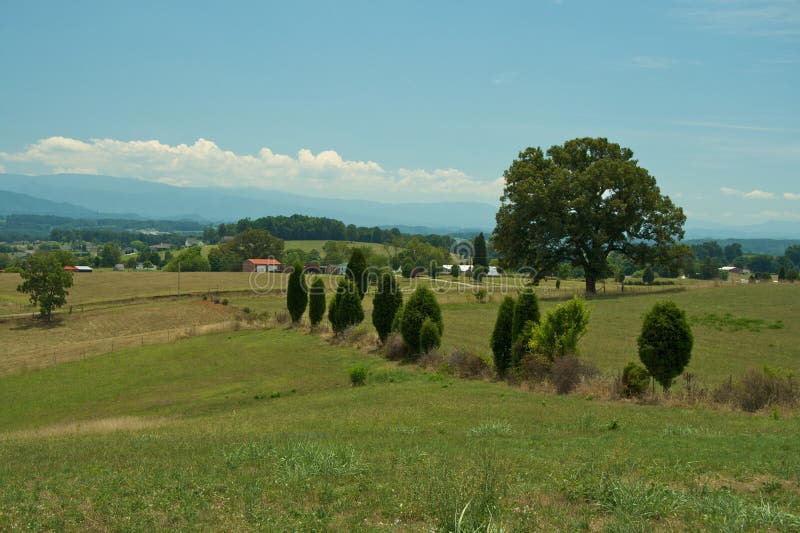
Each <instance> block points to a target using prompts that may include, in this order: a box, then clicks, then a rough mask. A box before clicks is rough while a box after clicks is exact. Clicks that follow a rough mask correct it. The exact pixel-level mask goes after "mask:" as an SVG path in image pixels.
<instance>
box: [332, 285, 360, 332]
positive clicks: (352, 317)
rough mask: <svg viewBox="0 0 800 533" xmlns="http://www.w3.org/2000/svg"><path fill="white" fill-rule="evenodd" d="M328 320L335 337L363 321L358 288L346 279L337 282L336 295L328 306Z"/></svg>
mask: <svg viewBox="0 0 800 533" xmlns="http://www.w3.org/2000/svg"><path fill="white" fill-rule="evenodd" d="M328 320H330V322H331V328H333V332H334V333H336V334H337V335H338V334H340V333H341V332H343V331H344V330H346V329H347V328H348V327H350V326H356V325H358V324H360V323H361V321H363V320H364V309H363V308H362V307H361V297H360V296H359V293H358V288H357V287H356V286H355V284H354V283H353V282H352V281H350V280H349V279H347V278H342V279H341V280H339V286H338V287H337V288H336V294H334V296H333V299H332V300H331V303H330V305H329V306H328Z"/></svg>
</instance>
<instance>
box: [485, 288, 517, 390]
mask: <svg viewBox="0 0 800 533" xmlns="http://www.w3.org/2000/svg"><path fill="white" fill-rule="evenodd" d="M513 321H514V299H513V298H512V297H511V296H506V297H505V298H503V302H502V303H501V304H500V308H499V309H498V310H497V319H496V320H495V323H494V330H492V336H491V339H490V342H491V345H492V354H493V355H494V367H495V370H497V375H499V376H504V375H505V373H506V370H508V367H509V366H510V365H511V343H512V338H511V326H512V323H513Z"/></svg>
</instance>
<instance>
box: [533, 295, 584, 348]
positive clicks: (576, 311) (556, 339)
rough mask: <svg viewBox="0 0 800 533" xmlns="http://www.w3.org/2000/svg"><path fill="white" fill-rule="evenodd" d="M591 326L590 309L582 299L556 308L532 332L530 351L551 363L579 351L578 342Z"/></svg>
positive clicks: (576, 299) (573, 300) (575, 299)
mask: <svg viewBox="0 0 800 533" xmlns="http://www.w3.org/2000/svg"><path fill="white" fill-rule="evenodd" d="M588 325H589V308H588V307H587V305H586V301H585V300H583V299H582V298H578V297H577V296H576V297H574V298H573V299H572V300H570V301H568V302H566V303H563V304H561V305H558V306H556V308H555V309H553V310H552V311H550V312H549V313H547V316H545V319H544V320H543V321H542V322H541V323H540V324H538V325H535V326H534V327H533V328H532V330H531V342H530V349H531V351H532V352H533V353H535V354H541V355H543V356H545V357H547V358H548V359H550V360H551V361H553V360H555V359H556V358H557V357H562V356H564V355H567V354H575V353H577V351H578V341H579V340H580V338H581V337H582V336H583V335H584V333H586V327H587V326H588Z"/></svg>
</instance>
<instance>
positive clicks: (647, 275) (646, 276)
mask: <svg viewBox="0 0 800 533" xmlns="http://www.w3.org/2000/svg"><path fill="white" fill-rule="evenodd" d="M655 279H656V275H655V273H654V272H653V268H652V267H649V266H648V267H647V268H645V269H644V272H642V281H643V282H644V283H646V284H648V285H650V284H651V283H653V282H654V281H655Z"/></svg>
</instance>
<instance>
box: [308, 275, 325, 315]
mask: <svg viewBox="0 0 800 533" xmlns="http://www.w3.org/2000/svg"><path fill="white" fill-rule="evenodd" d="M323 316H325V282H324V281H323V280H322V278H317V279H315V280H314V283H312V284H311V290H310V291H309V295H308V319H309V320H310V321H311V325H312V326H316V325H317V324H319V323H320V322H322V317H323Z"/></svg>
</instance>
